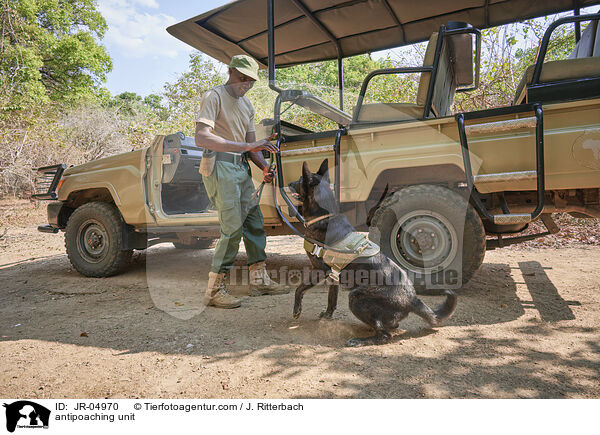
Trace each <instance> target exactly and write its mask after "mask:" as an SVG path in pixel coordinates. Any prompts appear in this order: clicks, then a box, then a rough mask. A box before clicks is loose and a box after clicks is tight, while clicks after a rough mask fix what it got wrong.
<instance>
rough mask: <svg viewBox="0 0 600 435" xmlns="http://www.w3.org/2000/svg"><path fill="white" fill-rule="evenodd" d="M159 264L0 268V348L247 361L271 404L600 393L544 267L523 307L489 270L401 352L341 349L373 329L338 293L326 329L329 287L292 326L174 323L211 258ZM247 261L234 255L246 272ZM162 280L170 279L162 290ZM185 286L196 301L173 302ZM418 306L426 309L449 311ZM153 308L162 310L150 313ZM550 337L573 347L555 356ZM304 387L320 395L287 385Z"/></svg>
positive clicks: (528, 272) (270, 320) (508, 272)
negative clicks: (40, 344) (83, 270)
mask: <svg viewBox="0 0 600 435" xmlns="http://www.w3.org/2000/svg"><path fill="white" fill-rule="evenodd" d="M157 253H158V254H159V255H158V256H156V257H153V258H152V259H150V258H149V257H148V256H146V255H144V254H142V255H137V256H136V258H135V259H134V263H133V264H132V267H131V268H130V269H129V270H128V271H127V272H126V273H124V274H122V275H120V276H117V277H114V278H105V279H89V278H85V277H82V276H80V275H79V274H77V273H76V272H74V271H72V270H71V269H70V266H69V264H68V261H67V259H66V256H64V255H63V256H53V257H49V258H44V259H40V260H32V261H24V262H17V263H15V264H7V265H1V266H0V286H1V287H2V288H3V289H4V303H3V305H2V307H1V308H0V317H1V320H0V332H1V334H0V335H1V341H3V342H15V341H19V340H24V339H34V340H42V341H48V342H58V343H64V344H73V345H77V346H83V347H85V346H91V347H94V348H106V349H113V350H116V351H117V354H116V355H117V356H122V355H133V354H137V353H145V352H158V353H160V354H164V355H167V356H168V355H184V356H189V357H192V358H194V357H197V358H199V359H200V358H202V359H204V362H203V364H204V366H205V367H208V368H215V369H216V368H221V369H222V368H229V369H231V368H232V367H238V368H239V367H242V369H243V370H244V369H248V367H245V365H247V364H249V363H248V361H250V360H252V361H257V362H258V363H259V367H256V370H257V371H258V372H260V373H261V374H260V377H261V378H263V379H272V380H273V382H276V383H279V384H280V386H281V388H277V389H275V390H269V391H271V393H270V397H379V398H386V397H565V396H569V397H570V396H578V397H581V396H589V395H590V394H592V395H598V394H599V390H598V386H597V379H599V378H600V364H599V361H598V355H599V350H600V341H599V339H598V336H599V335H598V329H597V328H591V327H582V326H578V325H577V324H576V323H574V322H573V324H572V323H571V322H570V321H573V320H574V319H575V315H574V313H573V311H572V307H573V306H577V305H578V304H579V302H577V301H570V300H564V299H563V298H562V297H561V295H560V292H559V290H558V289H557V287H556V286H555V285H554V284H553V283H552V281H551V280H550V278H549V277H548V274H547V273H546V270H547V266H544V265H542V264H540V263H539V262H536V261H529V262H521V263H519V265H518V266H519V270H520V273H521V274H522V275H523V277H524V279H525V283H526V286H527V290H528V292H529V294H530V295H531V300H525V299H523V298H520V297H519V296H518V291H517V283H515V281H514V279H513V278H512V276H513V272H514V271H515V270H514V269H511V266H510V265H508V264H489V263H486V264H484V265H483V267H482V269H481V270H480V271H479V272H478V273H477V275H476V276H475V278H474V279H473V280H472V281H471V282H470V283H469V284H468V285H466V286H465V287H464V288H463V289H461V290H460V292H459V295H460V298H459V307H458V310H457V312H456V313H455V315H454V316H453V317H452V318H451V319H450V320H449V321H448V322H447V324H446V325H445V327H442V328H440V329H439V330H437V331H432V330H430V329H427V328H426V325H425V324H424V323H423V322H422V321H421V319H419V318H418V317H416V316H409V318H408V319H406V320H405V321H404V322H403V323H402V324H401V328H402V329H401V330H399V331H398V333H397V334H396V335H395V338H394V343H393V344H390V345H387V346H381V347H371V348H363V349H347V348H344V347H343V344H344V343H345V341H346V340H347V339H349V338H351V337H353V336H367V335H369V334H370V331H369V330H368V329H367V328H366V327H365V326H363V325H362V324H361V323H360V322H358V321H357V320H356V319H355V318H354V317H353V315H352V314H351V313H350V312H349V311H348V309H347V297H346V294H344V293H342V294H341V297H340V300H339V303H338V307H339V309H338V311H337V312H336V314H335V316H334V320H333V321H323V320H318V319H317V316H318V313H319V312H320V311H322V310H323V309H324V307H325V306H326V299H327V296H326V290H325V288H324V287H319V288H316V289H314V290H313V291H311V292H309V293H307V295H306V297H305V303H304V310H303V314H302V317H301V318H300V319H299V320H297V321H296V320H293V319H292V318H291V310H292V300H293V295H292V294H288V295H281V296H272V297H260V298H249V299H248V300H246V301H245V303H244V306H243V308H241V309H239V310H216V309H207V310H205V311H203V312H201V313H200V314H198V315H194V316H191V318H189V319H184V318H181V316H178V317H174V316H173V315H170V314H167V312H166V311H168V309H166V310H165V309H164V307H167V308H169V307H170V308H169V309H172V313H178V312H181V313H185V312H186V310H187V312H188V313H189V312H192V311H193V309H195V308H194V307H195V305H194V304H195V303H196V301H197V299H196V298H199V297H201V293H202V292H203V289H204V286H205V280H206V274H207V271H208V267H209V264H210V259H211V257H212V250H209V251H200V252H187V251H178V250H175V249H173V248H161V250H160V251H157ZM148 255H153V254H148ZM244 260H245V258H244V257H243V256H240V258H239V262H238V263H239V264H243V263H244ZM289 264H294V266H295V267H297V268H301V267H303V266H308V261H307V259H306V257H305V256H304V255H295V254H294V255H278V254H277V255H270V257H269V265H270V267H271V268H278V267H283V266H285V265H289ZM147 269H148V270H147ZM150 269H151V270H150ZM159 278H160V279H159ZM169 278H171V279H172V282H170V286H167V287H170V288H171V289H173V292H174V293H173V295H174V296H173V297H167V298H163V299H161V295H160V294H155V295H153V294H152V293H153V292H156V291H158V290H160V289H161V286H164V285H165V284H164V283H165V282H169ZM155 279H157V280H159V281H161V280H162V281H161V285H160V286H156V285H155V284H154V282H153V280H155ZM182 288H184V289H185V288H188V289H192V290H191V293H190V292H189V291H184V292H183V293H182V292H179V293H178V291H179V290H181V289H182ZM194 289H195V290H194ZM234 290H237V291H238V293H239V292H241V291H242V289H241V288H235V289H234ZM423 299H424V300H425V301H426V303H428V304H429V305H436V304H438V303H440V302H441V301H442V300H443V298H440V297H423ZM155 300H160V301H161V302H160V303H161V304H163V305H164V306H163V307H162V308H163V310H161V309H157V308H156V304H155V302H154V301H155ZM169 304H171V305H169ZM188 305H192V308H188ZM528 313H529V314H528ZM183 317H185V315H184V316H183ZM15 325H17V326H15ZM82 332H85V333H86V335H87V336H83V337H82V336H81V333H82ZM555 340H561V341H564V340H572V342H573V343H574V344H573V346H566V347H561V348H560V349H554V348H553V343H554V341H555ZM0 344H1V343H0ZM252 364H256V363H252ZM244 367H245V368H244ZM251 369H252V368H251V367H250V370H251ZM300 378H302V380H303V381H302V382H305V383H306V382H309V380H312V381H314V384H315V385H314V386H308V387H306V388H304V389H302V390H301V391H299V390H298V389H296V388H293V387H292V385H294V384H296V383H297V380H298V379H300ZM307 379H308V381H307ZM309 383H310V382H309ZM588 385H595V387H594V388H591V389H590V387H589V386H588ZM284 387H286V388H284ZM590 391H591V393H590Z"/></svg>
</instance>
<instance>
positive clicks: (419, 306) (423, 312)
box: [413, 290, 458, 327]
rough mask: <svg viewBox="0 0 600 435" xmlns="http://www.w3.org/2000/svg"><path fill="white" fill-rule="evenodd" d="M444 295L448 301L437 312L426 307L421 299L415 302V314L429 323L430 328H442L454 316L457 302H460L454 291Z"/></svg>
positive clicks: (446, 292) (448, 291)
mask: <svg viewBox="0 0 600 435" xmlns="http://www.w3.org/2000/svg"><path fill="white" fill-rule="evenodd" d="M444 294H445V295H446V301H445V302H444V303H443V304H442V305H440V306H439V307H437V308H436V309H435V310H432V309H431V308H429V307H428V306H427V305H425V303H424V302H423V301H422V300H421V299H419V298H415V299H414V301H413V312H414V313H415V314H416V315H418V316H419V317H421V318H422V319H423V320H425V321H426V322H427V323H429V326H431V327H436V326H440V325H441V324H442V323H443V322H444V321H446V320H448V319H449V318H450V317H451V316H452V314H454V310H456V302H457V301H458V298H457V296H456V293H454V292H453V291H451V290H444Z"/></svg>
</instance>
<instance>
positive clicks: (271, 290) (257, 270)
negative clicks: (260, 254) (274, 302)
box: [249, 261, 290, 296]
mask: <svg viewBox="0 0 600 435" xmlns="http://www.w3.org/2000/svg"><path fill="white" fill-rule="evenodd" d="M249 268H250V296H262V295H283V294H286V293H289V292H290V288H289V287H288V286H286V285H283V284H279V283H276V282H275V281H273V280H272V279H271V277H270V276H269V274H268V273H267V268H266V265H265V262H264V261H261V262H259V263H255V264H253V265H251V266H250V267H249Z"/></svg>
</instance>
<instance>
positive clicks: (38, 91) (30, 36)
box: [0, 0, 112, 107]
mask: <svg viewBox="0 0 600 435" xmlns="http://www.w3.org/2000/svg"><path fill="white" fill-rule="evenodd" d="M0 1H2V13H1V14H0V26H1V29H2V30H1V31H2V33H1V34H0V77H1V78H0V90H2V94H3V101H2V106H11V105H12V106H20V107H24V106H26V105H28V104H31V103H39V102H46V101H49V100H51V101H59V102H65V101H66V102H70V101H74V100H80V99H84V98H88V97H90V96H94V95H95V93H96V92H97V91H98V90H99V85H100V83H101V82H103V81H104V80H105V78H106V73H108V72H110V70H111V69H112V62H111V59H110V57H109V55H108V54H107V52H106V49H105V48H104V47H103V46H102V45H100V44H99V43H98V40H99V39H101V38H102V37H103V36H104V33H105V31H106V28H107V26H106V21H105V20H104V18H103V17H102V15H101V14H100V13H99V12H98V11H97V10H96V2H95V0H0Z"/></svg>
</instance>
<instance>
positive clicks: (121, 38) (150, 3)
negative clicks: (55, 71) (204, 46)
mask: <svg viewBox="0 0 600 435" xmlns="http://www.w3.org/2000/svg"><path fill="white" fill-rule="evenodd" d="M158 7H159V5H158V3H157V2H156V0H100V1H99V4H98V10H99V11H100V13H101V14H102V15H103V16H104V18H105V19H106V22H107V23H108V31H107V32H106V35H105V37H104V42H105V43H106V44H107V45H108V47H109V51H111V50H119V51H120V52H121V53H122V54H124V55H126V56H129V57H133V58H143V57H147V56H152V57H154V58H160V57H168V58H175V57H177V56H179V55H181V54H182V53H187V52H189V51H191V50H192V48H191V47H187V46H186V45H185V44H183V43H181V42H180V41H178V40H177V39H175V38H174V37H172V36H171V35H169V34H168V33H167V31H166V28H167V27H168V26H170V25H172V24H175V23H176V22H177V20H176V19H175V18H173V17H171V16H169V15H166V14H162V13H156V12H157V11H155V10H152V11H146V10H145V9H158Z"/></svg>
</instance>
